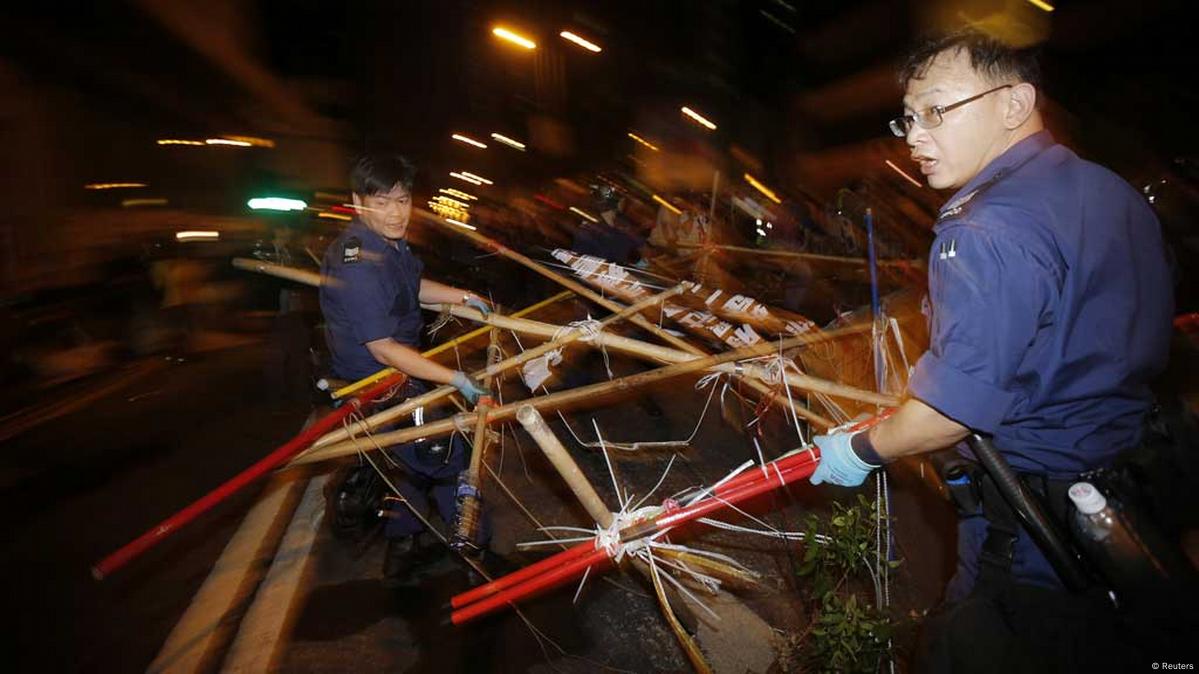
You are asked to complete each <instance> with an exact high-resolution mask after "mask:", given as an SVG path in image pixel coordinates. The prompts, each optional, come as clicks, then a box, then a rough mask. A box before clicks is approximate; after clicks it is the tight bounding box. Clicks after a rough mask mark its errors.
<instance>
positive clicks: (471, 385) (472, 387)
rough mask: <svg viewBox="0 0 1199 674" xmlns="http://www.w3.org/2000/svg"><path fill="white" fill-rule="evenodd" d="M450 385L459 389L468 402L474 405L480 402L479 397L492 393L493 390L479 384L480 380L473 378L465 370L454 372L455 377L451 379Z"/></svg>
mask: <svg viewBox="0 0 1199 674" xmlns="http://www.w3.org/2000/svg"><path fill="white" fill-rule="evenodd" d="M450 386H453V387H454V388H456V389H458V392H459V393H461V394H462V397H463V398H466V402H468V403H470V404H471V405H474V404H475V403H478V402H479V398H481V397H483V396H489V395H491V391H488V390H487V389H485V388H483V387H482V386H479V384H478V382H476V381H475V380H474V379H471V378H470V377H469V376H467V374H466V373H465V372H463V371H462V370H458V371H457V372H455V373H454V378H453V379H451V380H450Z"/></svg>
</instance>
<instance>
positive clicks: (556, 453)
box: [516, 405, 612, 529]
mask: <svg viewBox="0 0 1199 674" xmlns="http://www.w3.org/2000/svg"><path fill="white" fill-rule="evenodd" d="M516 420H517V421H519V422H520V425H521V426H524V427H525V431H526V432H528V434H529V435H530V436H531V437H532V438H533V441H534V442H536V443H537V446H538V447H540V448H541V451H542V453H544V454H545V458H547V459H549V460H550V463H551V464H553V466H554V468H555V469H557V471H558V474H559V475H561V476H562V479H563V480H565V481H566V486H568V487H570V491H571V492H573V493H574V495H575V498H577V499H579V503H581V504H582V505H583V509H584V510H586V511H587V514H588V515H591V519H593V520H595V522H596V524H598V525H600V526H601V527H603V528H604V529H607V528H608V527H610V526H612V511H611V510H609V509H608V506H606V505H604V501H603V499H601V498H600V495H599V494H598V493H597V492H596V491H595V487H593V486H591V482H590V481H588V480H587V476H585V475H583V471H582V470H580V469H579V464H577V463H575V460H574V458H573V457H572V456H571V455H570V453H569V452H567V451H566V448H565V447H563V446H562V443H561V442H559V441H558V436H556V435H554V432H553V431H551V430H550V427H549V426H547V425H546V423H545V419H543V418H542V417H541V413H540V412H538V411H537V408H536V407H533V406H532V405H521V406H520V408H519V409H517V410H516Z"/></svg>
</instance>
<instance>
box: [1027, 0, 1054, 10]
mask: <svg viewBox="0 0 1199 674" xmlns="http://www.w3.org/2000/svg"><path fill="white" fill-rule="evenodd" d="M1028 1H1029V2H1031V3H1032V4H1033V6H1034V7H1036V8H1037V9H1043V10H1045V11H1046V12H1052V11H1053V5H1051V4H1049V3H1048V2H1045V0H1028Z"/></svg>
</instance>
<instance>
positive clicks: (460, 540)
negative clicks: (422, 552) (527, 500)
mask: <svg viewBox="0 0 1199 674" xmlns="http://www.w3.org/2000/svg"><path fill="white" fill-rule="evenodd" d="M499 335H500V331H499V330H497V329H496V328H491V343H490V344H489V345H488V346H487V364H488V367H490V366H492V365H494V364H495V363H497V362H498V361H499V359H500V343H499ZM494 383H495V377H494V376H493V375H490V374H489V375H485V376H484V377H483V388H485V389H487V390H489V391H490V390H491V388H492V386H493V385H494ZM494 405H495V401H494V400H492V398H491V396H490V395H486V396H483V397H481V398H479V401H478V403H476V404H475V433H474V439H473V441H472V442H471V453H470V467H469V468H467V469H466V474H465V475H463V476H462V478H461V481H460V482H459V494H458V512H457V515H456V518H455V520H456V521H455V522H454V525H455V526H454V534H453V536H452V537H451V538H450V547H452V548H454V549H456V550H459V551H462V552H475V551H477V550H478V549H479V547H478V543H477V541H478V539H479V523H480V522H481V519H480V518H481V516H482V511H483V502H482V498H481V497H480V495H479V489H480V486H481V485H480V483H481V482H482V480H481V474H480V473H481V471H480V470H479V469H480V468H482V466H483V456H484V455H485V454H486V453H487V446H488V445H489V444H491V434H490V433H489V432H488V430H487V422H488V419H487V414H488V413H489V412H490V411H491V408H492V407H493V406H494Z"/></svg>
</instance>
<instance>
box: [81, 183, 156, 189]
mask: <svg viewBox="0 0 1199 674" xmlns="http://www.w3.org/2000/svg"><path fill="white" fill-rule="evenodd" d="M145 186H146V183H90V184H88V185H84V186H83V189H85V190H119V189H133V188H136V187H145Z"/></svg>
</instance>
